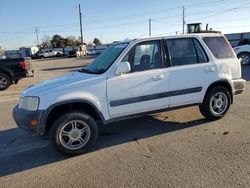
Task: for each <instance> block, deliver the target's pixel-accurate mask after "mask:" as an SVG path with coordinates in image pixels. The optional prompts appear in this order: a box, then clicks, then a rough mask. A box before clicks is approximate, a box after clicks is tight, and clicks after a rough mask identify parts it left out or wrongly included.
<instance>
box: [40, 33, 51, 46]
mask: <svg viewBox="0 0 250 188" xmlns="http://www.w3.org/2000/svg"><path fill="white" fill-rule="evenodd" d="M41 47H42V48H51V47H52V45H51V41H50V36H48V35H45V36H44V37H43V38H42V44H41Z"/></svg>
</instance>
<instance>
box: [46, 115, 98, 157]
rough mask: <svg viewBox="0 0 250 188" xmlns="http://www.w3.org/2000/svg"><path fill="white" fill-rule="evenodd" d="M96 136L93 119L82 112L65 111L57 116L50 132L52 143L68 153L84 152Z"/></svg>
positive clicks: (96, 131) (92, 143)
mask: <svg viewBox="0 0 250 188" xmlns="http://www.w3.org/2000/svg"><path fill="white" fill-rule="evenodd" d="M97 136H98V127H97V124H96V122H95V120H94V119H93V118H92V117H91V116H90V115H88V114H85V113H82V112H71V113H67V114H65V115H63V116H61V117H60V118H58V119H57V120H56V121H55V123H54V124H53V127H52V129H51V132H50V137H51V141H52V143H53V145H54V146H55V148H56V149H57V150H59V151H60V152H62V153H64V154H68V155H78V154H83V153H86V152H87V151H88V150H89V149H90V148H91V147H92V146H93V145H94V144H95V141H96V139H97Z"/></svg>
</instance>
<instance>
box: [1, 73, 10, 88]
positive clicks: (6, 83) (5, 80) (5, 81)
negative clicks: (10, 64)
mask: <svg viewBox="0 0 250 188" xmlns="http://www.w3.org/2000/svg"><path fill="white" fill-rule="evenodd" d="M10 85H11V79H10V77H9V76H8V75H7V74H4V73H0V91H3V90H6V89H8V88H9V87H10Z"/></svg>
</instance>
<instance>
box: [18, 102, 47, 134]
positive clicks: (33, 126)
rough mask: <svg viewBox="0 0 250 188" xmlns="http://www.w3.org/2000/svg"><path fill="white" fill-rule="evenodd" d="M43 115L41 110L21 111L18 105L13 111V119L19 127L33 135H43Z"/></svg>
mask: <svg viewBox="0 0 250 188" xmlns="http://www.w3.org/2000/svg"><path fill="white" fill-rule="evenodd" d="M43 114H44V112H43V111H41V110H37V111H34V112H33V111H27V110H23V109H20V108H19V107H18V105H17V106H15V108H14V109H13V118H14V120H15V122H16V124H17V126H18V127H19V128H21V129H24V130H25V131H27V132H29V133H31V134H32V135H43V132H44V127H45V126H44V124H43V122H42V117H43ZM34 122H36V123H34Z"/></svg>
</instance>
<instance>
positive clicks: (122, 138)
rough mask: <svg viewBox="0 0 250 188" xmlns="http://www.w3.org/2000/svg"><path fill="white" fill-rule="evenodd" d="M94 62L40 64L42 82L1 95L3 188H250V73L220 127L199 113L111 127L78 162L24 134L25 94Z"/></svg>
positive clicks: (26, 83) (31, 81)
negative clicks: (19, 113)
mask: <svg viewBox="0 0 250 188" xmlns="http://www.w3.org/2000/svg"><path fill="white" fill-rule="evenodd" d="M90 62H91V60H86V59H85V60H82V59H75V58H73V59H46V60H36V61H33V64H34V67H35V70H36V75H35V77H34V78H27V79H23V80H21V81H20V83H19V84H18V85H13V86H11V87H10V88H9V89H8V90H7V91H4V92H1V93H0V184H1V186H0V187H11V188H12V187H52V186H53V187H249V185H250V131H249V126H250V123H249V122H250V116H249V112H250V102H249V99H250V92H249V91H250V66H248V67H243V77H244V78H245V79H247V80H248V82H247V90H246V91H245V92H244V93H243V94H242V95H240V96H237V97H235V100H234V104H233V106H232V107H231V109H230V111H229V112H228V114H227V115H226V117H225V118H223V119H221V120H219V121H214V122H209V121H207V120H205V119H204V118H203V117H202V116H201V115H200V113H199V111H198V108H197V107H192V108H186V109H181V110H175V111H171V112H164V113H159V114H154V115H151V116H146V117H141V118H137V119H132V120H127V121H122V122H119V123H114V124H111V125H109V126H106V127H104V128H103V130H102V132H101V134H100V137H99V139H98V141H97V144H96V146H95V148H93V150H92V151H91V152H89V153H87V154H85V155H80V156H77V157H71V158H69V157H65V156H62V155H61V154H59V153H58V152H57V151H55V150H54V149H53V148H52V146H51V145H50V143H49V142H48V141H47V140H46V139H45V138H39V137H32V136H30V135H28V134H27V133H25V132H23V131H21V130H20V129H18V128H17V127H16V125H15V123H14V121H13V119H12V116H11V113H12V108H13V107H14V105H15V104H17V103H18V97H19V95H20V92H21V91H22V90H23V89H24V88H26V87H28V86H29V85H31V84H34V83H37V82H40V81H42V80H45V79H49V78H52V77H56V76H59V75H62V74H64V73H66V72H69V71H73V70H75V69H79V68H80V67H82V66H84V65H86V64H88V63H90Z"/></svg>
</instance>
